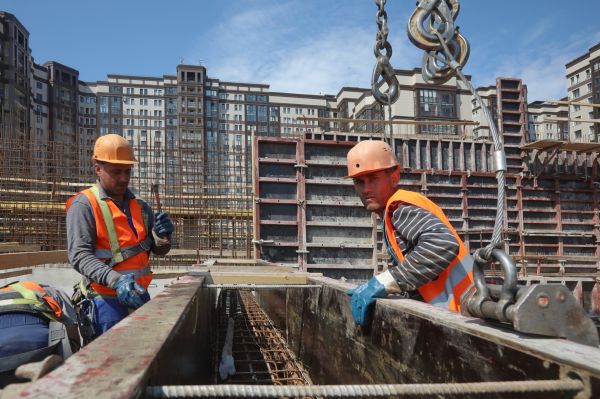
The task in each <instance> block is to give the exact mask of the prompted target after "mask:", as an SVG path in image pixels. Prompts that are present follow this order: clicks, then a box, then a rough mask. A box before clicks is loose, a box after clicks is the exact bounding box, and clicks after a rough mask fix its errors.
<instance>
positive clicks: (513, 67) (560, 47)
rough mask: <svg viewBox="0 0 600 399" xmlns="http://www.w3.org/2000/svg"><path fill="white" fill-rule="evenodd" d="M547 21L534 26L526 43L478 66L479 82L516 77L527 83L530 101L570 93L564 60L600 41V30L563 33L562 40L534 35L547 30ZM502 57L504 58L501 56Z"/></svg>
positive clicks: (566, 60)
mask: <svg viewBox="0 0 600 399" xmlns="http://www.w3.org/2000/svg"><path fill="white" fill-rule="evenodd" d="M544 26H546V25H545V24H540V25H537V26H535V27H533V28H532V30H531V34H527V35H525V36H527V37H529V38H530V39H528V40H527V42H528V44H527V45H520V46H519V47H512V48H509V50H510V51H511V53H510V54H507V53H505V54H497V55H496V57H497V58H499V59H502V61H501V62H497V63H496V64H495V65H493V66H491V65H490V64H489V63H488V64H487V69H486V70H484V69H483V68H478V70H477V72H476V73H474V75H475V77H476V78H477V77H480V78H482V79H481V80H480V79H476V82H477V83H479V82H482V84H493V83H494V82H495V78H496V77H517V78H520V79H522V80H523V82H524V83H525V84H526V85H527V90H528V95H527V99H528V101H529V102H533V101H538V100H553V99H560V98H562V97H566V96H567V80H566V73H567V71H566V67H565V64H567V63H568V62H570V61H572V60H573V59H575V58H577V57H579V56H580V55H582V54H584V53H585V52H586V51H587V50H588V49H589V48H590V47H591V46H593V45H594V44H596V43H598V41H600V33H594V34H589V35H578V36H574V35H573V36H571V37H562V38H561V39H562V40H557V41H549V42H544V43H542V42H541V41H539V40H536V39H535V38H539V37H540V36H543V34H544V30H545V28H544ZM500 57H503V58H500Z"/></svg>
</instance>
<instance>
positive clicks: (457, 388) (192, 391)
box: [146, 380, 584, 398]
mask: <svg viewBox="0 0 600 399" xmlns="http://www.w3.org/2000/svg"><path fill="white" fill-rule="evenodd" d="M583 389H584V385H583V382H581V381H579V380H539V381H498V382H471V383H450V384H404V385H401V384H387V385H386V384H378V385H292V386H290V385H288V386H282V385H171V386H151V387H147V388H146V395H148V397H151V398H175V397H177V398H206V397H244V398H248V397H255V398H278V397H296V398H297V397H306V396H320V397H326V398H350V397H365V396H369V397H387V396H430V395H453V396H469V395H497V394H509V393H535V392H561V393H571V394H576V393H579V392H581V391H583Z"/></svg>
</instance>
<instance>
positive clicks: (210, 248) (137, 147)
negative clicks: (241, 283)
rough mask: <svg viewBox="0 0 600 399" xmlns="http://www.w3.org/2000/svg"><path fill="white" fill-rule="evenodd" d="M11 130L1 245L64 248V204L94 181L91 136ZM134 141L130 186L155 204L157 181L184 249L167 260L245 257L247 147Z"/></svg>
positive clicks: (2, 144)
mask: <svg viewBox="0 0 600 399" xmlns="http://www.w3.org/2000/svg"><path fill="white" fill-rule="evenodd" d="M9 133H10V132H8V131H4V130H1V129H0V164H2V168H0V244H5V245H6V244H11V246H12V247H14V248H15V251H39V250H63V249H66V238H65V237H66V230H65V219H66V212H65V202H66V201H67V200H68V199H69V198H70V197H71V196H73V195H75V194H77V193H78V192H79V191H81V190H83V189H85V188H87V187H89V186H90V185H92V184H93V183H94V182H95V180H96V174H95V172H94V165H93V162H92V149H93V144H94V139H95V137H90V138H89V139H88V140H87V141H85V142H81V143H73V142H68V143H67V142H63V141H59V140H55V141H52V142H48V141H44V140H41V139H38V138H36V137H32V138H21V139H19V138H16V137H13V136H12V135H11V134H9ZM40 140H41V141H40ZM133 146H134V152H135V156H136V158H137V159H138V160H139V161H140V164H138V165H136V166H134V168H133V173H132V177H131V180H130V184H129V187H130V189H131V190H132V191H133V192H134V193H135V195H136V196H138V197H139V198H142V199H143V200H145V201H147V202H148V203H149V204H150V205H151V206H152V207H153V208H156V205H157V204H156V203H155V202H156V201H155V197H154V195H152V188H153V186H156V185H157V187H158V192H159V193H160V200H161V203H162V207H163V210H165V211H167V212H168V213H169V214H170V215H171V218H172V219H173V221H174V223H175V227H176V228H175V233H174V235H173V237H172V240H171V241H172V243H173V248H176V249H184V250H187V251H179V252H177V251H174V252H173V253H172V254H170V255H169V257H168V258H167V261H168V263H179V264H181V263H183V264H190V263H194V262H197V261H200V260H204V259H208V258H213V257H229V258H235V257H242V258H249V257H250V253H251V250H252V249H253V245H252V243H251V240H250V231H251V226H252V212H251V195H250V189H249V185H250V181H249V180H248V179H249V178H248V177H247V175H248V167H249V166H248V165H249V164H250V162H249V159H248V157H249V148H247V147H245V146H244V147H240V148H238V147H236V148H235V149H233V148H232V149H231V151H228V150H224V149H222V148H221V147H219V148H213V147H210V146H209V147H206V148H204V149H203V150H201V149H199V148H189V146H181V147H178V146H175V147H170V146H165V143H163V142H162V141H154V140H148V141H142V142H139V143H137V142H136V143H134V145H133ZM202 157H206V159H207V161H206V164H203V163H202V162H200V161H201V158H202ZM206 171H210V173H207V172H206ZM209 174H210V177H208V175H209ZM236 176H241V177H242V178H240V179H236V178H235V177H236ZM155 210H156V209H155Z"/></svg>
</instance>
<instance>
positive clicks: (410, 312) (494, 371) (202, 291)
mask: <svg viewBox="0 0 600 399" xmlns="http://www.w3.org/2000/svg"><path fill="white" fill-rule="evenodd" d="M269 270H270V272H273V269H269ZM291 275H294V273H292V274H290V273H288V272H286V271H281V272H280V277H281V278H282V279H281V280H280V281H279V283H278V284H286V280H285V279H283V277H285V276H291ZM254 276H255V278H256V279H259V278H260V276H261V269H260V268H256V269H255V273H254ZM210 277H211V273H210V272H203V273H201V274H200V275H197V274H196V273H191V275H189V276H187V277H184V278H181V279H180V280H179V281H178V282H176V283H174V284H173V285H171V286H170V287H168V288H167V289H166V290H165V291H164V292H162V293H161V294H159V295H157V296H156V297H155V298H154V299H153V300H152V301H151V302H149V303H148V304H146V305H144V306H143V307H142V308H140V309H139V310H137V311H136V312H134V313H133V314H132V315H130V316H129V317H128V318H126V319H125V320H124V321H122V322H121V323H119V324H118V325H117V326H115V327H114V328H113V329H111V330H110V331H108V332H107V333H106V334H104V335H102V336H101V337H100V338H98V339H97V340H96V341H94V342H93V343H91V344H90V345H88V346H86V347H85V348H83V349H82V350H81V351H80V352H78V353H77V354H75V355H74V356H72V357H71V358H69V359H68V360H67V361H66V363H65V364H64V365H63V366H61V367H59V368H58V369H56V370H55V371H53V372H51V373H50V374H48V375H46V376H44V377H42V378H41V379H39V380H38V381H36V382H34V383H32V384H30V385H28V386H22V387H17V389H15V390H16V392H17V393H16V394H15V397H36V398H50V397H52V398H54V397H61V398H65V399H67V398H80V397H107V396H110V397H113V398H129V397H143V396H144V393H145V392H146V388H147V387H149V386H163V385H198V384H200V385H205V384H210V383H211V381H212V379H211V378H212V375H213V371H214V362H215V358H214V352H215V350H217V351H219V350H220V348H215V347H214V346H215V345H214V342H213V338H211V337H212V334H211V331H212V330H213V329H214V326H215V324H214V323H215V322H216V320H217V319H216V317H217V316H218V315H217V314H216V301H215V299H216V294H217V289H215V288H203V287H206V284H207V280H208V279H210ZM239 281H244V278H240V279H239ZM306 283H308V284H311V285H317V287H314V288H289V289H284V287H281V286H280V287H279V288H273V289H268V290H256V293H255V298H256V300H257V301H258V302H259V304H261V306H262V308H263V310H264V312H266V314H267V315H268V316H269V317H270V319H271V320H272V321H273V322H274V323H275V325H276V326H277V327H278V328H279V330H280V331H281V332H282V333H281V334H282V335H283V336H285V337H287V343H288V347H289V348H290V349H291V350H292V351H293V352H294V353H295V355H296V356H297V357H298V359H299V360H300V361H302V362H303V363H304V365H305V366H306V368H307V369H308V371H309V372H310V377H311V379H312V381H313V383H314V384H319V385H322V384H377V383H378V384H382V383H395V384H407V383H457V382H483V381H489V382H500V381H521V382H522V384H521V386H523V387H527V385H528V381H532V380H556V379H560V378H566V376H567V375H572V376H577V377H576V378H579V379H581V381H582V382H583V389H584V391H583V392H582V393H580V396H577V397H579V398H592V397H597V396H598V395H600V368H599V366H598V365H600V349H595V348H590V347H586V346H582V345H579V344H575V343H572V342H568V341H564V340H560V339H551V338H542V337H535V338H534V337H524V336H522V335H520V334H517V333H515V332H512V331H510V330H508V329H506V328H504V327H503V326H502V325H498V324H494V323H489V322H485V321H483V320H479V319H473V318H468V317H463V316H461V315H458V314H456V313H453V312H449V311H446V310H443V309H438V308H435V307H433V306H430V305H428V304H425V303H421V302H416V301H412V300H404V299H386V300H378V301H377V304H376V308H375V312H374V314H373V322H372V324H371V326H370V328H360V327H358V326H356V325H355V324H354V321H353V319H352V316H351V311H350V306H349V297H348V296H347V294H346V290H347V289H348V288H351V287H353V285H352V284H347V283H341V282H339V281H335V280H332V279H329V278H325V277H318V276H315V277H312V276H306ZM123 348H127V349H126V350H123ZM217 361H218V359H217ZM236 361H243V358H240V357H238V358H236ZM491 397H498V396H494V395H492V396H491ZM527 397H545V398H548V397H559V396H552V394H551V393H538V394H535V393H533V394H529V395H528V396H527ZM561 397H564V396H561Z"/></svg>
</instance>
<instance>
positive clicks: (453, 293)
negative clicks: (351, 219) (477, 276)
mask: <svg viewBox="0 0 600 399" xmlns="http://www.w3.org/2000/svg"><path fill="white" fill-rule="evenodd" d="M398 202H402V203H405V204H408V205H414V206H417V207H419V208H422V209H424V210H426V211H428V212H431V213H432V214H433V215H435V216H436V217H437V218H438V219H440V220H441V221H442V222H443V223H444V224H445V225H446V226H447V227H448V228H449V229H450V231H451V232H452V234H453V235H454V237H455V238H456V240H457V242H458V245H459V250H458V255H457V256H456V258H455V259H454V260H453V261H452V262H450V264H449V265H448V267H447V268H446V269H444V271H443V272H442V273H440V274H439V275H438V278H437V279H435V280H433V281H430V282H428V283H425V284H423V285H422V286H420V287H417V290H418V291H419V294H421V296H422V297H423V299H424V300H425V302H428V303H431V304H433V305H436V306H441V307H445V308H447V309H450V310H454V311H460V298H461V296H462V294H463V293H464V292H465V291H466V290H467V289H468V288H469V287H470V285H471V284H472V283H473V258H472V257H471V255H469V251H468V250H467V247H466V246H465V244H464V243H463V241H462V240H461V239H460V237H459V236H458V234H457V233H456V230H454V227H452V224H450V221H449V220H448V218H447V217H446V215H445V214H444V212H443V211H442V210H441V209H440V208H439V207H438V206H437V205H436V204H434V203H433V202H432V201H431V200H429V199H428V198H427V197H425V196H423V195H421V194H419V193H415V192H412V191H405V190H398V191H396V193H394V195H392V197H391V198H390V199H389V200H388V202H387V205H386V209H385V218H384V236H385V238H386V240H385V243H386V246H387V247H388V250H389V252H390V253H391V254H392V255H393V258H394V259H395V260H396V263H397V265H398V266H399V265H400V263H401V262H402V261H403V260H404V255H403V253H402V250H401V249H400V247H399V246H398V243H397V242H396V236H395V235H394V226H393V224H392V214H393V210H395V207H393V205H394V204H395V203H398ZM390 247H391V250H390ZM394 255H395V256H394Z"/></svg>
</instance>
